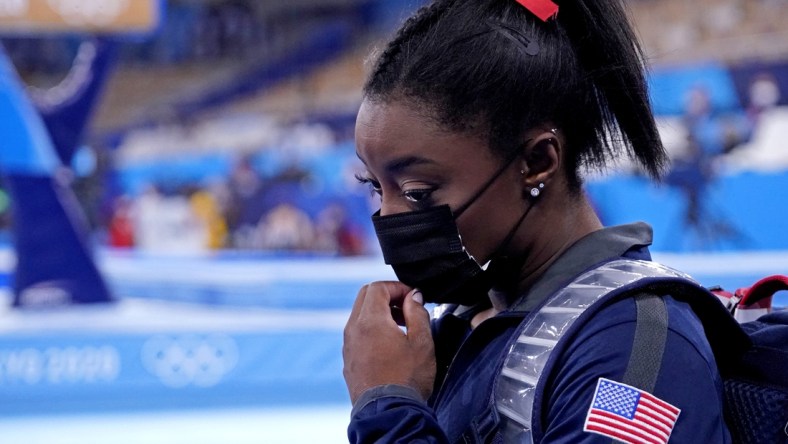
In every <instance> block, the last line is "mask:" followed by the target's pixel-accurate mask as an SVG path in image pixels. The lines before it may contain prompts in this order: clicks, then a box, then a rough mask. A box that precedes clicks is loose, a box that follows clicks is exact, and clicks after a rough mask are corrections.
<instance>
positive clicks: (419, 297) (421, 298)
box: [413, 291, 424, 305]
mask: <svg viewBox="0 0 788 444" xmlns="http://www.w3.org/2000/svg"><path fill="white" fill-rule="evenodd" d="M413 300H414V301H415V302H416V303H418V304H419V305H424V296H422V295H421V292H420V291H415V292H414V293H413Z"/></svg>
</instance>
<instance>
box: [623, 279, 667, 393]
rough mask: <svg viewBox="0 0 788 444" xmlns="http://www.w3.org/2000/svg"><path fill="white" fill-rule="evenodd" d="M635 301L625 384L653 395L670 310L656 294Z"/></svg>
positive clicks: (663, 352)
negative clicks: (633, 333)
mask: <svg viewBox="0 0 788 444" xmlns="http://www.w3.org/2000/svg"><path fill="white" fill-rule="evenodd" d="M634 299H635V305H636V307H637V314H636V316H637V317H636V319H637V321H636V325H635V339H634V341H632V352H631V353H630V355H629V363H628V364H627V370H626V372H625V373H624V380H623V381H622V382H623V383H624V384H627V385H631V386H634V387H638V388H640V389H642V390H645V391H647V392H650V393H651V392H653V391H654V387H655V386H656V384H657V377H658V376H659V371H660V367H661V366H662V357H663V355H664V354H665V343H666V342H667V339H668V309H667V307H666V305H665V300H664V299H662V297H660V296H657V295H654V294H640V295H637V296H635V298H634Z"/></svg>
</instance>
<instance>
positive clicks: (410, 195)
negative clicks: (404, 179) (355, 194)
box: [355, 173, 438, 206]
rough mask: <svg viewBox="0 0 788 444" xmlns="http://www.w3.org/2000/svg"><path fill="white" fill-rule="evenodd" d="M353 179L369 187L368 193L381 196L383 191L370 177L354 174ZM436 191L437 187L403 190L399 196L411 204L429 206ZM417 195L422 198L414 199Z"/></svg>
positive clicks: (378, 183)
mask: <svg viewBox="0 0 788 444" xmlns="http://www.w3.org/2000/svg"><path fill="white" fill-rule="evenodd" d="M355 178H356V180H357V181H358V182H359V183H360V184H362V185H365V184H366V185H369V187H370V191H372V192H374V193H376V194H378V195H379V196H382V195H383V189H382V187H381V185H380V182H378V181H377V180H375V179H372V178H371V177H368V176H364V175H362V174H361V173H356V174H355ZM437 189H438V188H437V187H422V188H415V189H412V190H404V191H402V192H401V193H400V195H401V196H402V197H404V198H405V199H407V200H408V201H410V202H411V203H413V204H417V205H421V206H429V204H430V203H431V201H432V193H434V192H435V191H436V190H437ZM419 193H421V194H423V196H422V197H421V198H420V199H419V198H416V196H415V195H416V194H419Z"/></svg>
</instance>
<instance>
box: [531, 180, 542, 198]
mask: <svg viewBox="0 0 788 444" xmlns="http://www.w3.org/2000/svg"><path fill="white" fill-rule="evenodd" d="M543 188H544V183H539V187H538V188H537V187H534V188H531V197H539V195H540V194H542V189H543Z"/></svg>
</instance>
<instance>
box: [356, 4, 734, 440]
mask: <svg viewBox="0 0 788 444" xmlns="http://www.w3.org/2000/svg"><path fill="white" fill-rule="evenodd" d="M556 1H557V0H556ZM557 3H558V4H557V5H556V4H554V3H553V2H552V1H549V0H437V1H435V2H434V3H432V4H430V5H429V6H427V7H425V8H422V9H421V10H419V11H418V12H417V13H416V14H415V15H414V16H413V17H411V18H410V19H409V20H408V21H407V22H406V23H405V24H404V25H403V26H402V28H401V29H400V30H399V33H398V34H397V36H396V37H395V38H394V39H393V40H392V41H391V42H389V44H388V46H387V47H386V49H385V50H384V51H383V52H382V53H381V54H380V55H379V57H378V59H377V64H376V66H375V68H374V70H373V72H372V73H371V76H370V77H369V79H368V81H367V84H366V86H365V89H364V101H363V103H362V105H361V108H360V110H359V114H358V121H357V126H356V144H357V153H358V156H359V158H360V159H361V160H362V161H363V162H364V164H365V166H366V169H367V170H366V172H365V173H364V174H363V175H362V176H361V177H360V180H362V181H363V182H366V183H369V184H370V186H371V187H372V189H373V190H374V191H375V192H377V193H378V194H379V195H380V199H381V207H380V211H379V213H377V214H376V215H374V216H373V223H374V225H375V229H376V232H377V234H378V238H379V240H380V243H381V247H382V249H383V254H384V258H385V260H386V262H387V263H389V264H391V265H392V267H393V268H394V271H395V272H396V274H397V276H398V278H399V280H400V282H375V283H372V284H369V285H367V286H365V287H364V288H362V289H361V291H360V292H359V294H358V298H357V300H356V303H355V305H354V307H353V310H352V313H351V315H350V319H349V321H348V324H347V327H346V329H345V346H344V351H343V353H344V360H345V370H344V373H345V379H346V382H347V386H348V390H349V392H350V397H351V400H352V401H353V404H354V406H353V412H352V418H351V423H350V427H349V430H348V435H349V438H350V441H351V442H354V443H372V442H384V443H387V442H396V443H412V442H435V443H444V442H502V441H503V442H532V441H533V442H542V443H554V442H567V443H581V442H582V443H591V442H600V443H601V442H606V443H608V442H611V438H614V439H618V440H621V441H625V442H654V443H659V442H668V440H670V442H700V441H702V442H715V443H716V442H727V441H729V437H728V432H727V430H726V428H725V425H724V422H723V418H722V411H721V407H720V406H721V405H722V402H721V380H720V377H719V375H718V372H717V368H716V364H715V361H714V356H713V355H712V352H711V349H710V346H709V344H708V342H707V341H706V339H705V337H704V334H703V329H702V327H701V324H700V322H699V320H698V318H697V317H696V316H695V314H693V311H692V310H691V309H690V308H689V306H688V305H687V304H685V303H683V302H680V301H679V300H678V299H677V298H674V297H672V296H670V295H663V294H660V295H658V296H659V297H653V298H651V299H649V296H650V295H648V294H646V295H641V296H639V297H638V298H634V297H633V298H629V297H627V298H621V299H620V300H618V301H617V302H614V303H610V304H608V305H606V306H605V307H604V308H602V309H600V310H597V312H596V313H595V314H594V316H593V317H591V318H590V319H589V320H587V321H586V322H584V323H583V325H582V328H581V329H580V330H579V332H577V333H576V334H574V335H573V336H572V337H571V340H565V341H563V342H561V343H562V344H564V346H563V347H561V348H560V350H559V348H558V347H557V348H555V350H553V352H552V354H551V353H550V352H549V351H547V352H545V353H544V354H541V355H540V354H529V353H528V352H527V350H529V349H527V348H526V349H520V348H518V347H519V346H520V345H525V346H528V345H529V344H531V345H533V346H534V347H537V346H546V344H548V345H550V344H552V345H550V347H552V346H553V345H555V341H550V340H544V339H540V338H530V339H529V338H527V337H526V336H524V335H525V333H523V331H524V330H523V329H524V328H525V327H524V326H526V324H528V325H531V324H533V323H535V322H536V323H537V324H538V323H541V324H540V325H542V327H543V330H545V331H549V332H551V334H553V333H555V335H556V336H555V337H560V335H561V333H562V332H561V331H560V330H561V328H562V325H561V324H560V322H558V321H554V320H549V319H551V318H549V316H547V315H546V313H547V310H545V309H543V308H540V307H542V306H544V304H545V301H546V300H549V299H550V298H553V299H552V301H553V302H555V296H554V295H559V296H561V295H564V296H565V295H566V294H567V291H568V289H570V287H571V288H581V287H582V288H586V287H583V285H578V284H577V277H578V276H581V275H583V273H585V272H587V271H588V270H593V269H594V268H595V267H597V266H598V265H599V264H603V263H609V262H611V261H616V260H621V259H622V258H623V259H625V260H628V261H638V260H640V261H648V260H649V259H650V256H649V252H648V245H649V244H650V242H651V229H650V228H649V227H648V226H647V225H646V224H644V223H635V224H632V225H626V226H617V227H610V228H604V227H603V226H602V224H601V223H600V221H599V218H598V217H597V215H596V214H595V213H594V210H593V208H592V206H591V205H590V204H589V202H588V200H587V198H586V197H585V195H584V193H583V182H582V177H581V174H582V171H583V170H584V169H588V168H604V167H605V166H606V165H607V164H608V163H609V162H610V161H612V160H614V159H616V158H617V157H618V156H619V155H621V154H624V153H625V154H628V155H629V156H630V157H632V158H633V159H634V160H635V161H637V162H638V163H639V164H640V165H641V166H642V167H643V168H644V169H645V171H646V172H647V173H649V174H650V175H651V176H652V177H654V178H658V177H659V175H660V173H661V172H662V170H663V166H664V165H665V163H666V154H665V151H664V150H663V147H662V145H661V143H660V139H659V136H658V133H657V130H656V127H655V124H654V120H653V116H652V113H651V109H650V106H649V102H648V95H647V90H646V85H645V81H644V75H643V64H642V57H641V53H640V50H639V47H638V44H637V40H636V38H635V36H634V33H633V31H632V29H631V28H630V25H629V24H628V22H627V18H626V14H625V12H624V10H623V7H622V5H621V4H620V3H619V0H563V1H557ZM558 8H560V10H558V11H557V9H558ZM556 12H557V14H556ZM626 263H627V264H629V263H630V262H626ZM638 264H641V263H640V262H638ZM638 266H640V265H638ZM600 273H602V272H600ZM604 273H608V274H607V275H604ZM609 273H613V271H606V272H603V273H602V274H598V275H599V276H603V277H604V276H608V277H609ZM583 276H585V275H583ZM595 276H597V275H595ZM573 281H574V282H575V283H574V284H573ZM562 291H563V292H562ZM573 291H574V290H573ZM562 297H563V296H562ZM643 298H645V300H649V301H651V302H649V303H656V307H657V312H659V313H660V315H659V316H661V318H660V319H662V321H663V324H664V330H665V332H664V334H663V335H662V336H663V337H662V338H658V339H659V340H657V341H652V342H651V343H654V344H656V345H657V346H656V347H653V348H649V349H647V350H645V351H644V347H641V344H643V343H644V342H643V339H642V337H643V335H642V333H643V331H649V328H644V325H645V324H644V322H643V321H642V316H641V314H640V312H639V311H640V310H641V307H642V305H643V304H641V302H643V301H642V300H641V299H643ZM655 301H656V302H655ZM425 302H432V303H439V304H441V305H439V310H436V311H441V312H442V314H440V315H438V314H437V313H436V314H434V319H433V320H430V315H429V314H428V312H427V310H426V309H425V308H424V307H423V303H425ZM562 310H563V311H562ZM567 310H568V309H562V308H561V307H559V309H554V310H553V311H552V313H559V314H560V313H563V312H567ZM580 311H582V310H580ZM652 311H653V310H652ZM539 316H542V317H543V318H544V319H542V318H539V319H536V320H535V318H536V317H539ZM659 316H658V317H659ZM545 319H547V320H545ZM529 322H530V324H529ZM398 324H400V325H402V326H404V327H405V328H404V329H402V328H400V326H399V325H398ZM556 332H557V333H556ZM647 336H648V335H647ZM652 336H653V335H652ZM518 338H520V339H518ZM522 338H525V339H522ZM646 342H648V341H646ZM517 350H521V352H518V351H517ZM522 350H526V351H525V352H522ZM545 350H546V349H545ZM518 353H519V354H518ZM635 355H637V356H638V357H637V358H633V356H635ZM545 361H548V362H550V363H551V364H550V365H548V366H547V367H545V366H544V365H543V364H544V362H545ZM534 362H537V363H538V366H542V367H539V368H540V370H539V371H537V372H536V373H535V374H531V375H529V374H527V373H528V372H529V371H530V370H529V369H530V367H529V365H531V364H533V363H534ZM633 362H634V364H633ZM643 362H647V363H646V364H643ZM641 367H643V368H641ZM641 370H642V371H641ZM644 374H645V375H649V376H642V375H644ZM507 375H508V376H507ZM513 375H514V376H513ZM633 375H634V376H633ZM638 375H640V376H638ZM507 377H508V378H509V379H507ZM536 381H538V384H537V382H536ZM528 397H530V398H529V399H530V401H529V402H527V403H523V402H519V401H513V400H516V399H521V398H522V399H525V398H528ZM646 402H651V403H652V404H651V406H650V407H649V406H647V405H645V404H644V403H646ZM595 412H596V413H595ZM600 412H601V413H600ZM643 412H645V413H643ZM608 414H609V416H610V417H607V416H605V415H608ZM594 415H597V416H594ZM616 415H617V416H616ZM622 415H623V416H622ZM637 415H640V416H637ZM643 415H645V416H643ZM624 417H625V418H624ZM621 418H624V419H627V420H629V421H630V423H627V422H626V421H624V419H621ZM595 421H596V422H595ZM622 430H623V432H621V431H622Z"/></svg>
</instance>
